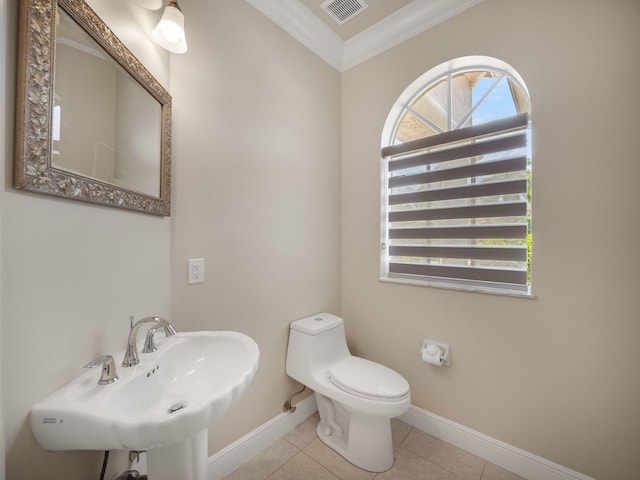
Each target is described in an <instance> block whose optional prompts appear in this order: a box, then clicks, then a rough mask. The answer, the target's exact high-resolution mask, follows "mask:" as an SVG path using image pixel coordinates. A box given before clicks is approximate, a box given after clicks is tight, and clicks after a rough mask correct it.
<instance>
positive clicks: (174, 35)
mask: <svg viewBox="0 0 640 480" xmlns="http://www.w3.org/2000/svg"><path fill="white" fill-rule="evenodd" d="M151 35H152V37H153V39H154V40H155V41H156V43H157V44H158V45H160V46H161V47H162V48H165V49H167V50H169V51H170V52H173V53H185V52H186V51H187V39H186V38H185V34H184V15H183V14H182V12H181V11H180V9H179V8H178V7H177V6H174V5H172V4H169V5H168V6H167V8H165V9H164V13H163V14H162V18H161V19H160V22H158V25H157V26H156V28H154V29H153V33H152V34H151Z"/></svg>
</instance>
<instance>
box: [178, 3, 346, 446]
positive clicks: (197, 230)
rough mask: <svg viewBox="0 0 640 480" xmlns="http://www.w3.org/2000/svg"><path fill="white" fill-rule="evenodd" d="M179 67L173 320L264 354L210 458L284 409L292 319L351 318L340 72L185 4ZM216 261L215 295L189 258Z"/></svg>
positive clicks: (273, 37)
mask: <svg viewBox="0 0 640 480" xmlns="http://www.w3.org/2000/svg"><path fill="white" fill-rule="evenodd" d="M182 8H183V11H184V13H185V17H186V19H188V29H189V37H188V41H189V52H188V53H187V54H185V55H176V56H173V57H172V59H171V87H172V88H171V92H172V95H173V100H174V102H173V105H174V110H173V113H174V116H173V134H174V137H173V140H174V158H175V162H174V190H173V191H174V195H173V201H174V210H173V216H172V222H171V223H172V227H171V228H172V236H171V259H172V260H171V268H172V277H171V278H172V298H171V312H172V314H171V317H172V318H173V320H174V322H175V324H176V326H177V328H179V329H185V330H201V329H214V330H215V329H219V330H225V329H229V330H237V331H240V332H243V333H246V334H248V335H249V336H251V337H252V338H253V339H255V341H256V342H257V343H258V345H259V347H260V355H261V358H260V367H259V369H258V372H257V373H256V376H255V378H254V380H253V382H252V384H251V387H250V389H249V390H248V392H247V393H246V394H245V396H244V397H243V398H242V400H241V401H240V402H239V404H238V405H237V406H235V407H234V408H233V409H232V410H231V411H230V412H229V413H228V414H227V415H226V416H225V417H223V418H222V419H220V420H219V421H217V422H216V423H215V424H214V425H212V426H211V428H210V430H209V431H210V435H209V453H210V454H211V453H213V452H215V451H216V450H218V449H220V448H221V447H223V446H225V445H227V444H228V443H230V442H231V441H233V440H236V439H237V438H239V437H240V436H242V435H243V434H245V433H247V432H249V431H251V430H252V429H254V428H256V427H258V426H259V425H261V424H262V423H264V422H265V421H267V420H269V419H271V418H273V417H274V416H276V415H278V414H279V413H281V412H282V405H283V404H284V402H285V400H286V399H287V397H288V396H289V394H290V393H292V392H293V391H294V390H297V389H298V388H299V387H298V386H297V385H296V384H295V383H293V382H292V381H291V380H289V379H288V378H287V377H286V375H285V373H284V363H285V353H286V347H287V339H288V325H289V322H291V321H292V320H295V319H297V318H302V317H304V316H307V315H311V314H313V313H316V312H319V311H324V310H327V311H332V312H337V313H339V309H340V293H339V292H340V228H339V226H340V75H339V73H338V72H336V71H335V70H333V69H331V68H330V67H329V66H328V65H326V64H325V63H324V62H323V61H322V60H320V59H319V58H318V57H316V56H315V55H314V54H312V53H311V52H310V51H309V50H307V49H306V48H305V47H303V46H302V45H300V44H299V43H298V42H296V41H295V40H293V39H292V38H291V37H290V36H289V35H288V34H286V33H285V32H284V31H282V30H281V29H280V28H279V27H277V26H276V25H275V24H273V23H272V22H271V21H269V20H268V19H267V18H266V17H265V16H264V15H262V14H261V13H260V12H258V11H257V10H256V9H254V8H253V7H251V6H250V5H249V4H248V3H247V2H244V1H236V0H219V1H211V0H192V1H190V2H184V4H183V5H182ZM200 257H203V258H204V259H205V262H206V267H205V279H206V283H205V284H203V285H192V286H188V285H187V259H188V258H200Z"/></svg>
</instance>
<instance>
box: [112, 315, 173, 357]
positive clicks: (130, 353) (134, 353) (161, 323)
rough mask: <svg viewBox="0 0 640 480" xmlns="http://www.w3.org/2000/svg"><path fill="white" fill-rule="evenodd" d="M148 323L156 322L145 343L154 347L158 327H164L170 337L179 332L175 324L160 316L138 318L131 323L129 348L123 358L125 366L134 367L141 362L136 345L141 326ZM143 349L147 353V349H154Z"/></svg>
mask: <svg viewBox="0 0 640 480" xmlns="http://www.w3.org/2000/svg"><path fill="white" fill-rule="evenodd" d="M147 323H152V324H154V327H152V328H151V329H149V333H147V339H146V342H145V343H148V344H150V345H153V347H154V348H155V345H154V342H153V334H154V333H155V331H156V330H157V329H158V327H162V328H164V332H165V334H166V336H167V337H170V336H172V335H175V334H176V333H177V332H176V329H175V328H173V325H171V324H170V323H169V322H167V321H166V320H165V319H164V318H160V317H144V318H141V319H140V320H138V321H137V322H136V323H133V324H132V325H131V331H130V332H129V338H128V339H127V349H126V351H125V354H124V358H123V359H122V366H123V367H133V366H134V365H137V364H139V363H140V359H139V358H138V347H137V346H136V337H137V336H138V330H139V329H140V327H141V326H142V325H145V324H147ZM149 337H150V338H149ZM143 351H144V352H145V353H146V352H147V351H154V350H147V348H145V349H144V350H143Z"/></svg>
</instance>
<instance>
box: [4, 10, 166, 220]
mask: <svg viewBox="0 0 640 480" xmlns="http://www.w3.org/2000/svg"><path fill="white" fill-rule="evenodd" d="M19 32H20V39H19V53H18V58H19V60H18V61H19V64H18V82H17V111H16V117H17V118H16V157H15V171H14V186H15V187H16V188H20V189H24V190H27V191H32V192H37V193H44V194H49V195H56V196H60V197H65V198H70V199H76V200H82V201H87V202H93V203H99V204H102V205H107V206H112V207H119V208H127V209H131V210H137V211H141V212H146V213H150V214H155V215H163V216H168V215H169V214H170V206H171V96H170V95H169V93H168V92H167V91H166V90H165V89H164V88H163V87H162V86H161V85H160V83H159V82H158V81H157V80H156V79H155V78H154V77H153V75H152V74H151V73H150V72H149V71H148V70H147V69H146V68H145V67H144V65H142V63H141V62H140V61H139V60H138V59H137V58H136V57H135V56H134V55H133V54H132V53H131V52H130V51H129V50H128V49H127V47H125V45H124V44H123V43H122V42H121V41H120V40H119V39H118V38H117V37H116V35H115V34H114V33H113V32H112V31H111V30H110V29H109V27H108V26H107V25H106V24H105V23H104V22H103V21H102V20H101V19H100V18H99V17H98V16H97V15H96V13H95V12H94V11H93V10H92V9H91V7H89V5H87V4H86V3H85V2H84V0H22V1H21V2H20V28H19Z"/></svg>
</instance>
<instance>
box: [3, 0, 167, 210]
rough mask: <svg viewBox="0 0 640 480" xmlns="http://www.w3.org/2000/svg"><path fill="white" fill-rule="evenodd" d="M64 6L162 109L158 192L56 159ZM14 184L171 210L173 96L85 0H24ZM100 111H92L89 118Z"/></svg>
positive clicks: (112, 203)
mask: <svg viewBox="0 0 640 480" xmlns="http://www.w3.org/2000/svg"><path fill="white" fill-rule="evenodd" d="M58 7H59V8H61V9H62V10H64V12H65V13H67V14H68V15H69V16H70V17H71V19H72V20H73V21H74V22H76V23H77V24H78V25H79V26H80V27H81V28H82V29H83V30H84V31H85V32H86V33H87V34H88V35H89V36H90V37H92V38H93V39H94V40H95V41H96V42H97V43H98V44H99V45H100V46H101V47H102V48H103V49H104V50H105V51H106V52H107V53H108V54H109V55H110V56H111V57H112V58H113V59H114V60H115V61H116V62H117V63H118V64H119V65H120V66H121V67H122V68H123V69H124V70H125V71H126V72H127V73H128V74H129V75H130V76H131V77H132V78H133V79H134V80H135V81H137V82H138V83H139V84H140V85H141V86H142V87H144V90H145V91H146V92H148V93H149V95H151V96H152V97H153V98H155V100H157V102H158V103H159V105H160V107H161V119H160V123H161V132H160V139H161V140H160V142H161V146H160V158H158V162H159V164H160V166H159V171H160V179H159V196H154V195H150V194H146V193H141V192H138V191H135V190H134V189H129V188H124V187H121V186H118V185H115V184H112V183H109V182H108V181H102V180H97V179H96V178H92V177H89V176H84V175H82V174H78V173H75V172H72V171H70V170H66V169H62V168H57V167H56V166H55V165H54V163H53V162H52V122H53V104H54V83H55V72H56V68H55V67H56V65H55V60H56V12H57V11H58V10H57V9H58ZM19 35H20V38H19V47H18V49H19V50H18V80H17V104H16V157H15V162H14V165H15V170H14V186H15V187H16V188H19V189H23V190H27V191H32V192H38V193H44V194H49V195H55V196H59V197H65V198H69V199H75V200H82V201H86V202H93V203H98V204H102V205H107V206H111V207H118V208H126V209H130V210H136V211H140V212H145V213H150V214H154V215H162V216H168V215H169V214H170V210H171V96H170V95H169V93H168V92H167V91H166V90H165V89H164V88H163V87H162V85H160V83H159V82H158V81H157V80H156V79H155V78H154V77H153V75H152V74H151V73H150V72H149V71H148V70H147V69H146V68H145V67H144V65H143V64H142V63H141V62H140V61H139V60H138V59H137V58H136V57H135V56H134V55H133V54H132V53H131V52H130V51H129V50H128V49H127V47H126V46H125V45H124V44H123V43H122V42H121V41H120V40H119V39H118V37H116V35H115V34H114V33H113V32H112V31H111V30H110V29H109V27H108V26H107V25H106V24H105V23H104V22H103V21H102V20H101V19H100V18H99V17H98V16H97V15H96V13H95V12H94V11H93V10H92V9H91V8H90V7H89V6H88V5H87V4H86V3H85V2H84V0H21V2H20V26H19ZM95 114H96V112H88V113H87V118H88V119H89V118H91V115H95Z"/></svg>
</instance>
